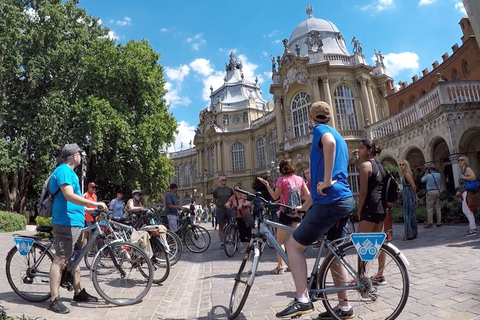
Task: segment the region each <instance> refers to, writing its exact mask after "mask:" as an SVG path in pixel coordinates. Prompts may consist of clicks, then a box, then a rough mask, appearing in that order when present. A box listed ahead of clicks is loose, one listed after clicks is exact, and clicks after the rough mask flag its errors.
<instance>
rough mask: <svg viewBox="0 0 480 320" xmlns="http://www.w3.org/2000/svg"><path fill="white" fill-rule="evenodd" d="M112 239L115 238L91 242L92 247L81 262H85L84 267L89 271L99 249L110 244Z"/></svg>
mask: <svg viewBox="0 0 480 320" xmlns="http://www.w3.org/2000/svg"><path fill="white" fill-rule="evenodd" d="M114 239H115V238H113V237H112V238H109V237H107V238H103V237H99V238H97V239H96V240H95V241H94V242H93V244H92V247H91V248H90V251H89V252H87V253H86V254H85V255H84V256H83V262H85V265H86V266H87V268H88V269H89V270H90V269H91V267H92V262H93V259H94V258H95V255H96V254H97V252H98V251H100V249H102V248H103V246H104V245H106V244H107V243H110V241H111V240H114Z"/></svg>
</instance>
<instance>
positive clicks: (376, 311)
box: [317, 242, 410, 319]
mask: <svg viewBox="0 0 480 320" xmlns="http://www.w3.org/2000/svg"><path fill="white" fill-rule="evenodd" d="M380 251H381V252H382V253H384V254H385V260H386V262H385V267H384V268H383V269H382V270H383V272H382V273H381V274H383V276H384V277H385V280H386V283H385V284H383V285H375V284H374V283H373V282H372V279H373V277H375V276H376V275H381V274H380V273H379V271H378V270H379V266H378V257H377V258H376V259H374V260H373V261H368V262H363V264H364V266H363V269H364V270H365V271H364V276H363V277H361V278H360V282H361V283H362V284H363V285H364V288H363V290H362V289H353V290H348V291H347V296H348V297H347V299H348V301H349V302H350V305H352V307H353V311H354V313H355V315H356V317H357V318H358V319H395V318H397V317H398V316H399V315H400V313H401V312H402V310H403V308H404V307H405V304H406V303H407V300H408V294H409V290H410V282H409V277H408V271H407V268H406V266H405V263H404V262H403V260H402V259H401V258H400V254H399V252H398V251H396V250H394V249H393V248H392V247H390V246H389V245H386V244H384V245H383V246H382V247H381V248H380ZM338 253H339V254H340V256H342V257H343V259H344V260H345V261H346V262H347V263H348V264H349V265H350V266H351V267H352V268H353V270H360V268H359V257H358V254H357V251H356V249H355V246H354V244H353V243H352V242H347V243H345V244H342V245H340V246H339V247H338ZM335 261H336V258H335V257H334V256H333V254H332V253H330V254H329V255H328V256H327V257H326V258H325V260H324V261H323V263H322V265H321V267H320V271H319V276H318V277H317V285H318V288H321V289H323V288H328V287H332V286H335V283H336V285H337V286H338V285H348V284H352V283H355V280H351V276H349V279H350V280H347V282H348V284H345V281H344V280H341V279H340V277H336V275H338V272H336V271H335V270H334V269H332V265H334V262H335ZM334 282H335V283H334ZM342 283H343V284H342ZM321 296H322V299H323V300H322V302H323V305H324V306H325V308H326V309H327V311H329V312H330V313H331V314H332V315H335V317H336V318H337V319H341V318H340V317H339V316H338V315H336V314H335V312H333V309H334V308H335V307H336V306H337V304H338V297H337V294H336V293H332V294H330V295H327V294H321Z"/></svg>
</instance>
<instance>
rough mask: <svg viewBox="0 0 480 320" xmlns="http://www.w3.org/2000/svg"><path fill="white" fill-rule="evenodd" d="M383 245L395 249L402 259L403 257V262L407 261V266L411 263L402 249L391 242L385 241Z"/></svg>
mask: <svg viewBox="0 0 480 320" xmlns="http://www.w3.org/2000/svg"><path fill="white" fill-rule="evenodd" d="M383 245H385V246H389V247H390V248H392V249H393V251H395V253H397V254H398V255H399V257H400V259H402V261H403V263H405V264H406V265H407V266H409V265H410V263H409V262H408V260H407V257H405V255H404V254H403V253H402V251H400V250H399V249H398V248H397V247H395V246H394V245H393V244H392V243H391V242H387V243H384V244H383Z"/></svg>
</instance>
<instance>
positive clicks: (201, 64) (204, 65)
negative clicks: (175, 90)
mask: <svg viewBox="0 0 480 320" xmlns="http://www.w3.org/2000/svg"><path fill="white" fill-rule="evenodd" d="M190 67H191V68H192V69H193V71H196V72H198V73H199V74H200V75H202V76H204V77H208V76H209V75H210V74H212V72H213V71H214V70H213V68H212V66H211V65H210V60H207V59H203V58H198V59H195V60H193V61H192V62H191V63H190Z"/></svg>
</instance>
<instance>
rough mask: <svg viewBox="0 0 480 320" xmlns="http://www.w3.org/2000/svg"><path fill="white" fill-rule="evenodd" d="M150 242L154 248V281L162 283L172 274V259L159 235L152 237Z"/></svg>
mask: <svg viewBox="0 0 480 320" xmlns="http://www.w3.org/2000/svg"><path fill="white" fill-rule="evenodd" d="M150 244H151V246H152V250H153V257H152V264H153V283H155V284H160V283H162V282H164V281H165V280H167V278H168V275H169V274H170V260H169V259H168V255H167V252H166V251H165V248H164V247H163V244H162V243H161V242H160V239H159V238H158V237H153V238H150Z"/></svg>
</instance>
